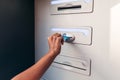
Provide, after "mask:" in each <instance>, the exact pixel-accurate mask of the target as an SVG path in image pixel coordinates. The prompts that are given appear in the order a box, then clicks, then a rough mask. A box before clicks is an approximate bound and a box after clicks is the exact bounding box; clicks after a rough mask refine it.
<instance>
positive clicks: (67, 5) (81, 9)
mask: <svg viewBox="0 0 120 80" xmlns="http://www.w3.org/2000/svg"><path fill="white" fill-rule="evenodd" d="M93 4H94V0H51V5H50V11H51V14H73V13H74V14H75V13H92V12H93Z"/></svg>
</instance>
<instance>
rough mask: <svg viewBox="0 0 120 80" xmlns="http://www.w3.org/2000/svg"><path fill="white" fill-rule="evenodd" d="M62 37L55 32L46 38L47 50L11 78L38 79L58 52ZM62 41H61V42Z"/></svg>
mask: <svg viewBox="0 0 120 80" xmlns="http://www.w3.org/2000/svg"><path fill="white" fill-rule="evenodd" d="M61 42H62V37H61V35H60V34H58V33H56V34H54V35H52V36H50V37H49V38H48V43H49V51H48V53H47V54H46V55H45V56H44V57H42V58H41V59H40V60H39V61H38V62H37V63H36V64H35V65H33V66H32V67H30V68H28V69H27V70H25V71H24V72H22V73H20V74H18V75H17V76H15V77H14V78H13V79H12V80H39V79H40V78H41V77H42V75H43V74H44V73H45V71H46V70H47V69H48V68H49V66H50V65H51V63H52V62H53V60H54V59H55V57H56V56H57V55H58V54H59V53H60V50H61ZM62 43H63V42H62Z"/></svg>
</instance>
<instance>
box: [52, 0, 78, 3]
mask: <svg viewBox="0 0 120 80" xmlns="http://www.w3.org/2000/svg"><path fill="white" fill-rule="evenodd" d="M75 1H80V0H51V4H61V3H68V2H75Z"/></svg>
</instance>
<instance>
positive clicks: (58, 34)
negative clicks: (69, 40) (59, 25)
mask: <svg viewBox="0 0 120 80" xmlns="http://www.w3.org/2000/svg"><path fill="white" fill-rule="evenodd" d="M53 36H56V37H61V34H60V33H55V34H53Z"/></svg>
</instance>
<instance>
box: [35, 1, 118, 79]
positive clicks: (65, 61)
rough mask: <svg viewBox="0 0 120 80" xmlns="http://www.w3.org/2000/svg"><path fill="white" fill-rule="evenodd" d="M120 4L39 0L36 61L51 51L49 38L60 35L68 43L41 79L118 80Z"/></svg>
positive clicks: (36, 10)
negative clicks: (56, 34)
mask: <svg viewBox="0 0 120 80" xmlns="http://www.w3.org/2000/svg"><path fill="white" fill-rule="evenodd" d="M119 3H120V1H119V0H117V1H112V0H45V1H40V0H36V1H35V15H36V18H35V24H36V25H35V26H36V29H35V30H36V31H35V32H36V33H35V34H36V35H35V39H36V40H35V41H36V42H35V44H36V53H35V56H36V61H37V60H39V59H40V58H41V57H42V56H43V55H44V54H45V53H46V52H47V51H48V44H47V37H48V36H49V35H51V34H53V33H60V34H61V35H62V36H63V38H64V42H65V43H64V45H63V46H62V49H61V53H60V55H58V56H57V57H56V59H55V60H54V62H53V63H52V65H51V67H50V68H49V69H48V70H47V72H46V73H45V74H44V76H43V77H42V79H41V80H119V79H120V77H119V74H120V69H119V67H120V62H119V59H120V55H119V53H120V50H119V47H120V39H119V38H120V37H119V34H120V31H119V30H120V28H119V27H118V26H119V25H120V24H119V22H118V21H119V20H118V19H117V18H118V17H120V16H119V13H120V11H119V10H118V9H120V6H119V5H120V4H119ZM116 7H117V8H116Z"/></svg>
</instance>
